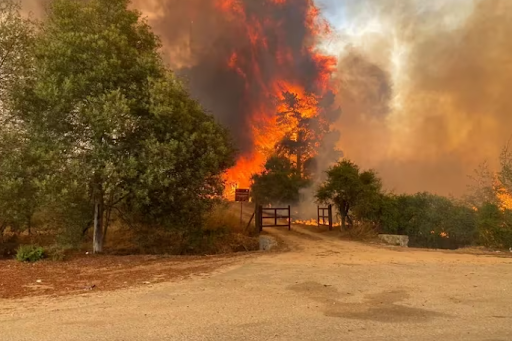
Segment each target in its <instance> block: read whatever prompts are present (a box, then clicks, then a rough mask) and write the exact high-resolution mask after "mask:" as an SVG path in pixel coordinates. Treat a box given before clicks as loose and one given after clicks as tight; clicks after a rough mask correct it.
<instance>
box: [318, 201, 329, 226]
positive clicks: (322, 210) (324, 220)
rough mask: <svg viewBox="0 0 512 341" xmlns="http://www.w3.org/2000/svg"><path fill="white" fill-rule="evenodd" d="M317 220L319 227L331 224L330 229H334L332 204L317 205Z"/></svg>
mask: <svg viewBox="0 0 512 341" xmlns="http://www.w3.org/2000/svg"><path fill="white" fill-rule="evenodd" d="M317 222H318V227H320V226H329V231H330V230H332V205H329V206H327V207H320V206H317Z"/></svg>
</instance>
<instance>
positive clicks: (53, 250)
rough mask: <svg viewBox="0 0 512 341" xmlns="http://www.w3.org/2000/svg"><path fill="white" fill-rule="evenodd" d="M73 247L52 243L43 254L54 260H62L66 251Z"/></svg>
mask: <svg viewBox="0 0 512 341" xmlns="http://www.w3.org/2000/svg"><path fill="white" fill-rule="evenodd" d="M71 249H73V246H61V245H53V246H50V247H49V248H47V249H46V250H45V254H46V255H47V256H48V258H50V259H51V260H52V261H54V262H62V261H63V260H64V259H66V252H67V251H68V250H71Z"/></svg>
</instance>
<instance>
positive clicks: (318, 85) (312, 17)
mask: <svg viewBox="0 0 512 341" xmlns="http://www.w3.org/2000/svg"><path fill="white" fill-rule="evenodd" d="M259 1H266V4H267V5H269V6H284V5H287V4H290V3H293V2H297V0H259ZM301 3H302V4H303V3H306V4H307V12H306V13H305V15H304V17H305V19H304V20H305V22H304V25H303V26H304V28H305V29H306V30H308V37H312V38H313V39H311V41H308V42H304V44H305V46H303V48H302V53H303V54H304V55H308V56H309V57H310V58H311V60H313V62H314V64H315V66H316V69H317V71H316V75H315V79H314V84H303V81H302V80H300V79H299V77H298V76H297V74H298V73H299V72H297V71H298V69H297V68H299V67H300V66H297V65H295V63H294V55H293V51H292V49H291V48H289V47H288V45H287V44H288V42H287V41H285V38H284V37H285V34H284V32H283V28H282V23H281V22H279V21H273V20H272V18H263V19H262V18H259V17H255V16H252V15H248V13H249V12H247V11H246V8H245V4H244V2H243V1H240V0H216V8H217V9H218V10H219V11H221V12H222V13H224V15H225V16H226V18H228V19H229V20H230V21H233V22H235V23H236V24H237V27H239V28H240V30H241V32H243V34H244V35H245V36H246V38H247V39H246V41H247V43H248V44H249V47H250V51H251V54H250V55H249V57H247V54H239V53H238V52H237V51H232V54H231V56H230V58H229V59H228V60H226V67H227V68H229V69H231V70H233V71H235V72H236V73H238V74H239V75H240V76H241V77H242V79H243V80H244V81H245V89H246V93H247V97H248V98H247V111H248V113H249V114H250V115H249V117H250V122H249V128H250V131H248V132H247V133H248V134H249V135H250V137H251V141H252V148H251V150H249V151H247V152H245V153H244V154H243V155H240V156H239V158H238V160H237V162H236V165H235V166H234V167H233V168H232V169H230V170H228V171H227V172H226V174H225V181H226V184H227V189H226V190H227V193H226V195H227V196H231V195H232V193H233V192H234V189H235V188H237V187H238V188H248V187H249V186H250V185H251V176H252V175H253V174H256V173H260V172H261V171H262V170H263V166H264V164H265V162H266V160H267V158H268V157H269V156H270V155H271V154H272V153H273V152H274V151H275V147H276V144H277V143H278V142H280V141H281V140H282V139H283V138H284V136H285V135H286V134H290V133H293V131H294V130H295V129H296V128H297V125H298V120H297V119H295V120H294V119H293V118H292V117H290V119H288V117H287V120H286V123H285V124H283V123H282V122H279V120H278V118H277V113H278V112H283V111H285V108H284V107H283V104H280V103H279V102H282V100H284V94H285V93H291V94H294V95H296V96H297V98H298V99H299V100H300V104H301V115H302V117H305V118H306V117H307V118H312V117H318V116H319V115H320V114H321V109H320V108H319V103H318V102H319V100H318V98H320V97H321V96H322V95H324V94H325V93H326V92H327V91H333V88H332V87H331V84H330V78H331V74H332V72H333V71H334V69H335V67H336V59H335V58H334V57H330V56H326V55H323V54H321V53H320V52H318V51H317V50H316V49H315V46H314V44H315V40H317V38H318V37H319V36H321V35H323V34H327V33H329V32H330V28H329V25H328V24H327V22H326V21H325V20H322V19H321V18H320V13H319V9H318V8H317V7H316V6H315V5H314V3H313V0H301ZM265 32H273V33H274V34H275V37H277V41H273V40H269V39H268V38H267V37H266V36H265ZM274 40H275V39H274ZM271 41H272V46H273V48H269V45H270V42H271ZM276 45H277V48H276V47H275V46H276ZM262 53H264V54H265V55H271V58H273V63H274V65H276V70H275V74H273V75H272V78H271V81H268V76H266V78H265V77H263V76H262V71H261V70H260V66H259V64H258V63H257V62H256V60H257V57H258V56H260V55H261V54H262ZM242 56H246V57H245V59H244V58H243V57H242ZM248 74H250V75H252V77H251V78H253V79H248ZM264 79H266V80H265V81H264ZM254 83H257V84H258V86H259V87H260V88H262V89H264V92H265V93H266V98H267V99H266V100H261V99H259V101H260V102H259V103H254V100H252V99H251V98H250V88H251V85H253V84H254ZM312 86H314V87H315V89H316V91H315V94H314V95H313V94H310V92H309V91H307V90H306V89H309V88H310V87H312Z"/></svg>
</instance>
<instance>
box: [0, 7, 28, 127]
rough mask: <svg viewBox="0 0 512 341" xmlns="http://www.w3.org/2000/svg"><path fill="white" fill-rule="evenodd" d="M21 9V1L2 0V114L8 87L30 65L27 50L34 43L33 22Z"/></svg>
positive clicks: (0, 48)
mask: <svg viewBox="0 0 512 341" xmlns="http://www.w3.org/2000/svg"><path fill="white" fill-rule="evenodd" d="M20 10H21V5H20V2H19V1H15V0H0V114H1V113H2V111H3V110H5V101H6V100H7V98H6V96H7V94H8V91H7V90H8V88H9V87H10V86H11V85H12V82H13V81H15V80H16V79H17V78H20V77H23V76H24V73H25V71H26V69H27V68H28V67H29V65H30V59H29V58H27V56H28V53H27V50H28V49H29V48H30V46H31V43H32V38H33V24H32V23H31V22H30V21H29V20H28V19H24V18H23V17H22V16H21V13H20ZM2 123H5V122H2Z"/></svg>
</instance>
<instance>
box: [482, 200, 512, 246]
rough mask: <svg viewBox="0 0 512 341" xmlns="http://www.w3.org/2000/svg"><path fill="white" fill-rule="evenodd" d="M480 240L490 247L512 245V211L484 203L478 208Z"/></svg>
mask: <svg viewBox="0 0 512 341" xmlns="http://www.w3.org/2000/svg"><path fill="white" fill-rule="evenodd" d="M478 242H479V244H480V245H483V246H486V247H490V248H498V249H507V248H510V247H512V211H510V210H501V209H500V208H499V207H498V206H497V205H495V204H491V203H486V204H484V205H483V206H482V207H481V208H480V209H479V210H478Z"/></svg>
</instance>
